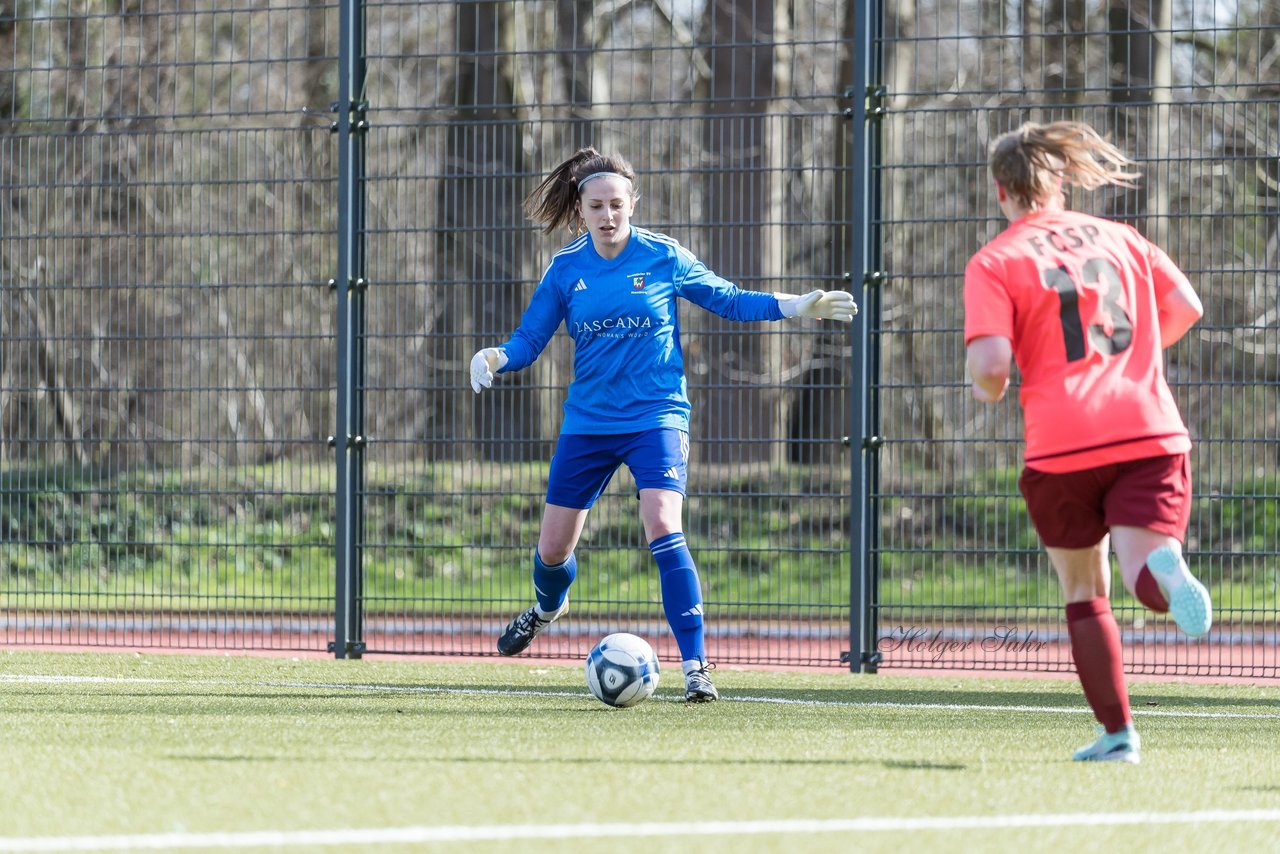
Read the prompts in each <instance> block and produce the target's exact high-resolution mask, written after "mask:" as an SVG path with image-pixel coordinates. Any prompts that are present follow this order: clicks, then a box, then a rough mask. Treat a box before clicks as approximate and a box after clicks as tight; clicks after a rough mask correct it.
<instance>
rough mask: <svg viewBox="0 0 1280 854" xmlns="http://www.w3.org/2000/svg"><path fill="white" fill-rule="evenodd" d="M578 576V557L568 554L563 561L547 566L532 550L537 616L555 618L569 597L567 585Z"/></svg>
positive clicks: (535, 550)
mask: <svg viewBox="0 0 1280 854" xmlns="http://www.w3.org/2000/svg"><path fill="white" fill-rule="evenodd" d="M577 577H578V558H577V557H576V556H575V555H572V554H570V555H569V557H568V559H566V560H565V562H564V563H561V564H557V565H555V566H547V565H546V564H545V563H543V562H542V556H541V555H539V554H538V550H537V549H534V550H533V589H534V592H536V593H537V594H538V611H539V613H538V616H540V617H542V619H544V620H546V619H555V618H556V617H558V616H560V612H561V611H562V610H563V609H564V603H565V600H567V599H568V598H569V585H570V584H573V580H574V579H575V578H577Z"/></svg>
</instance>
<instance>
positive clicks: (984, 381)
mask: <svg viewBox="0 0 1280 854" xmlns="http://www.w3.org/2000/svg"><path fill="white" fill-rule="evenodd" d="M1012 363H1013V344H1012V342H1010V341H1009V339H1008V338H1005V337H1003V336H1001V335H984V336H982V337H980V338H974V339H973V340H972V341H970V342H969V346H968V348H966V350H965V364H966V366H967V367H968V369H969V376H970V377H972V378H973V396H974V398H975V399H977V400H980V401H982V402H983V403H995V402H996V401H997V400H999V399H1000V398H1002V397H1004V393H1005V390H1006V389H1008V388H1009V371H1010V369H1011V367H1012Z"/></svg>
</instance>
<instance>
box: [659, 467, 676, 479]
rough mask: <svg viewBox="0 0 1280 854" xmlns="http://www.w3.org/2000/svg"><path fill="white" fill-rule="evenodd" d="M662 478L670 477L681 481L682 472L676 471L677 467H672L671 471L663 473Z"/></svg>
mask: <svg viewBox="0 0 1280 854" xmlns="http://www.w3.org/2000/svg"><path fill="white" fill-rule="evenodd" d="M662 476H663V477H669V478H671V479H672V480H679V479H680V472H678V471H676V467H675V466H672V467H671V468H669V469H667V470H666V471H664V472H663V473H662Z"/></svg>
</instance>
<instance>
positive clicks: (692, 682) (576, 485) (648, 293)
mask: <svg viewBox="0 0 1280 854" xmlns="http://www.w3.org/2000/svg"><path fill="white" fill-rule="evenodd" d="M635 180H636V175H635V171H634V170H633V169H632V168H631V165H630V164H629V163H627V161H626V160H624V159H623V158H621V157H616V156H612V157H606V156H603V155H601V154H600V153H599V152H598V151H596V150H595V149H594V148H584V149H581V150H579V151H578V152H576V153H575V154H574V155H573V156H572V157H570V158H569V159H568V160H566V161H565V162H564V163H561V164H560V165H559V166H557V167H556V168H555V169H554V170H553V171H552V172H551V174H550V175H548V176H547V178H546V179H544V180H543V182H542V183H541V184H539V185H538V187H537V188H536V189H535V190H534V191H533V193H531V194H530V196H529V197H528V198H527V199H526V200H525V211H526V213H528V215H529V218H530V219H532V220H533V221H534V222H537V223H540V224H541V225H543V226H544V230H545V231H546V232H547V233H551V232H555V231H559V230H561V229H566V228H567V229H569V230H571V231H573V232H575V233H577V234H578V235H579V236H578V237H577V238H576V239H575V240H573V241H571V242H570V243H569V244H568V245H567V246H565V247H564V248H563V249H561V250H560V251H559V252H557V253H556V254H555V256H554V257H553V258H552V259H551V264H550V265H549V266H548V267H547V270H546V272H545V273H544V274H543V276H542V281H541V282H540V283H539V284H538V287H537V289H536V290H535V291H534V293H533V296H532V298H531V299H530V301H529V306H528V308H527V309H526V310H525V312H524V316H523V317H522V318H521V320H520V325H519V327H518V328H517V329H516V330H515V332H513V333H512V335H511V338H510V339H509V340H508V341H507V342H506V343H504V344H501V345H499V346H498V347H487V348H485V349H483V350H480V351H479V352H478V353H476V354H475V356H474V357H472V360H471V386H472V389H473V390H474V391H475V392H476V393H477V394H478V393H479V392H480V391H481V389H484V388H489V387H490V386H491V385H492V384H493V380H494V374H496V373H500V372H510V371H518V370H520V369H521V368H524V367H527V366H528V365H530V364H532V363H533V361H534V360H535V359H536V358H538V355H539V354H540V353H541V352H542V350H543V348H545V347H546V345H547V343H548V342H549V341H550V340H551V336H552V335H554V334H555V332H556V330H557V329H559V328H560V327H561V326H562V325H563V326H564V329H565V331H566V332H567V333H568V335H569V337H571V338H572V339H573V351H574V355H573V381H572V382H571V383H570V384H569V393H568V397H567V398H566V400H565V404H564V421H563V423H562V425H561V428H560V438H559V441H558V442H557V443H556V451H555V455H554V457H553V458H552V460H551V470H550V472H549V474H548V477H547V498H546V507H545V509H544V511H543V517H542V527H541V530H540V532H539V536H538V545H537V548H536V549H535V550H534V554H533V587H534V592H535V594H536V598H537V603H536V604H535V605H533V606H532V607H530V608H529V609H528V610H526V611H524V612H523V613H521V614H520V615H518V616H517V617H516V618H515V619H514V620H512V621H511V623H510V625H508V626H507V629H506V631H505V632H504V633H503V635H502V637H501V638H499V639H498V651H499V652H500V653H502V654H503V655H516V654H518V653H520V652H523V651H524V650H525V649H526V648H527V647H528V646H529V644H530V643H531V642H532V641H533V639H534V637H535V636H536V635H537V634H538V633H539V632H541V631H542V630H543V629H544V628H545V627H546V626H547V625H549V624H550V623H551V621H552V620H555V619H556V618H557V617H559V616H560V615H561V614H562V613H563V612H564V610H565V608H566V607H567V604H568V593H569V585H571V584H572V583H573V580H574V578H575V577H576V576H577V558H576V557H575V555H574V549H575V548H576V546H577V543H578V539H579V537H580V536H581V534H582V528H583V525H584V524H585V522H586V518H587V513H588V511H589V510H590V508H591V506H592V505H593V504H594V503H595V501H596V499H597V498H599V497H600V494H601V493H602V492H603V491H604V489H605V487H606V486H607V485H608V483H609V480H610V479H611V478H612V477H613V473H614V472H615V471H616V470H617V468H618V466H619V465H622V464H625V465H626V466H627V467H628V468H629V469H630V470H631V474H632V476H633V477H634V478H635V482H636V487H637V488H638V490H639V499H640V519H641V522H642V524H643V526H644V531H645V537H646V539H647V541H648V543H649V550H650V552H651V553H652V555H653V558H654V561H655V562H656V563H657V564H658V570H659V577H660V584H661V589H662V605H663V610H664V612H665V613H666V616H667V622H668V623H669V624H670V626H671V630H672V633H673V634H674V635H675V638H676V644H677V646H678V647H679V648H680V657H681V669H682V670H683V671H684V678H685V699H686V700H688V701H689V702H707V701H710V700H716V699H718V698H719V693H718V692H717V691H716V688H715V685H714V684H713V683H712V682H711V678H710V676H709V675H708V673H707V671H708V669H709V665H708V663H707V658H706V644H705V641H704V633H703V612H702V590H701V585H700V581H699V579H698V570H697V567H696V566H695V564H694V562H693V557H692V556H691V554H690V552H689V547H688V545H687V544H686V542H685V537H684V532H683V521H682V516H683V507H684V493H685V484H686V482H687V464H688V459H689V398H688V395H687V393H686V387H685V375H684V359H683V355H682V353H681V349H680V324H679V317H678V315H677V312H676V307H677V298H681V299H684V300H686V301H688V302H691V303H694V304H695V305H698V306H701V307H702V308H705V309H707V310H708V311H712V312H714V313H716V314H718V315H720V316H721V317H726V318H729V319H730V320H740V321H755V320H781V319H783V318H786V317H806V318H815V319H824V320H838V321H843V322H845V323H848V322H850V321H852V320H853V316H854V314H856V313H857V310H858V308H857V306H856V305H855V304H854V301H853V297H852V296H851V295H849V294H848V293H845V292H844V291H822V290H814V291H810V292H809V293H807V294H805V295H803V296H795V295H792V294H779V293H774V294H768V293H761V292H758V291H746V290H742V289H741V288H739V287H737V286H736V285H734V284H733V283H731V282H728V281H726V280H724V279H722V278H720V277H719V276H717V275H716V274H715V273H713V272H711V271H710V270H708V269H707V268H706V267H705V266H704V265H703V264H702V263H701V262H700V261H698V259H697V258H695V257H694V256H693V255H692V254H691V253H690V252H689V251H688V250H687V249H685V248H684V247H682V246H681V245H680V244H678V243H676V241H674V240H672V239H671V238H669V237H666V236H665V235H661V234H655V233H654V232H651V231H647V230H645V229H642V228H638V227H636V226H634V225H632V224H631V215H632V213H633V212H634V211H635V206H636V200H637V199H638V198H639V194H638V193H637V192H636V187H635Z"/></svg>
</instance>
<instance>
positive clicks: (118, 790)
mask: <svg viewBox="0 0 1280 854" xmlns="http://www.w3.org/2000/svg"><path fill="white" fill-rule="evenodd" d="M673 670H674V668H672V669H669V670H668V671H667V672H665V673H664V674H663V682H662V684H661V685H660V686H659V689H658V694H657V695H656V696H655V698H654V699H652V700H650V701H648V702H646V703H643V704H641V705H640V706H637V707H635V708H633V709H627V710H618V709H611V708H608V707H606V706H604V705H602V704H600V703H599V702H597V701H596V700H594V699H592V698H591V697H590V696H589V695H588V694H587V693H586V689H585V685H584V683H583V680H582V674H581V671H580V669H579V668H577V667H566V666H559V665H549V664H546V663H541V662H503V663H495V662H492V661H479V662H476V663H474V664H452V663H434V662H420V661H405V660H389V661H388V660H379V661H373V660H365V661H334V660H325V659H302V660H298V659H290V658H287V657H281V658H269V657H247V656H176V655H137V654H131V653H104V654H74V655H73V654H65V653H52V652H34V651H25V650H24V651H8V652H0V744H3V748H4V754H3V755H4V759H5V766H6V770H5V773H4V774H3V775H0V851H7V850H14V845H15V844H16V842H15V840H17V839H19V838H30V837H87V836H91V837H100V836H104V835H117V834H170V833H172V834H179V835H178V836H176V837H173V839H177V840H181V839H183V838H184V837H183V836H182V835H183V834H194V833H226V834H240V833H247V832H254V831H285V832H292V831H304V830H342V829H357V830H378V829H387V828H420V827H441V826H448V827H455V828H472V829H479V830H478V831H477V832H478V833H479V834H480V835H481V836H483V835H484V833H485V832H488V831H492V830H493V829H495V828H497V829H499V830H501V832H504V833H506V832H508V831H510V829H511V826H514V825H539V826H545V825H553V824H554V825H570V826H573V827H581V826H595V825H600V824H617V823H626V824H637V825H641V826H642V827H643V828H647V829H646V830H643V831H642V832H643V833H644V834H651V835H642V836H635V835H634V834H633V835H627V834H623V835H616V834H612V832H607V833H605V834H604V835H594V836H591V835H588V836H581V837H573V836H572V834H566V836H565V837H564V838H552V839H539V838H528V834H525V836H523V837H522V836H521V835H520V834H521V833H522V832H523V831H521V832H512V833H513V835H514V836H515V837H516V838H513V839H507V840H485V839H462V838H458V839H455V840H454V841H438V842H416V843H407V842H406V843H386V844H378V843H376V842H372V841H368V840H366V841H364V842H349V843H344V844H342V845H335V846H333V847H332V848H327V849H325V850H377V851H422V850H431V851H436V850H439V851H466V852H473V851H474V852H488V851H493V852H499V851H520V852H544V851H546V852H550V851H557V852H562V851H570V852H576V851H583V852H586V851H613V850H644V851H657V852H664V851H672V852H674V851H687V850H698V851H725V852H728V851H736V852H742V851H777V852H791V851H850V850H868V851H886V852H888V851H893V852H904V851H929V850H933V851H938V852H942V851H945V850H965V851H1019V852H1027V851H1041V850H1064V851H1065V850H1088V849H1093V850H1129V851H1160V852H1162V854H1168V852H1177V851H1202V850H1221V851H1231V850H1250V851H1274V850H1277V845H1278V844H1280V843H1278V842H1277V840H1280V768H1278V765H1280V763H1277V758H1278V756H1280V748H1278V745H1280V685H1276V684H1274V683H1272V684H1269V685H1265V686H1250V685H1230V686H1219V685H1205V684H1185V683H1168V682H1139V683H1135V684H1133V685H1132V686H1131V694H1132V699H1133V706H1134V708H1135V710H1136V712H1137V715H1136V722H1137V726H1138V728H1139V731H1140V732H1141V734H1142V736H1143V738H1144V742H1145V743H1144V751H1143V763H1142V764H1141V765H1138V766H1128V765H1114V764H1082V763H1073V762H1071V761H1069V757H1070V754H1071V751H1072V749H1074V748H1075V747H1078V746H1080V745H1081V744H1083V743H1085V742H1086V741H1088V740H1089V739H1090V738H1091V737H1092V723H1093V721H1092V717H1091V716H1090V715H1089V714H1088V713H1087V711H1086V710H1085V706H1084V703H1083V699H1082V697H1081V695H1080V691H1079V688H1078V686H1077V684H1076V683H1075V682H1074V681H1065V680H1036V681H1028V680H1010V679H998V680H984V679H979V678H968V677H945V678H920V677H899V676H890V675H876V676H854V675H850V674H848V673H843V672H805V673H793V672H786V673H781V672H764V671H735V670H731V669H727V668H722V669H720V670H718V671H716V673H715V677H716V682H717V685H718V686H719V687H720V689H721V692H722V694H723V695H724V698H725V699H724V700H723V701H722V702H720V703H715V704H706V705H698V706H691V705H687V704H685V703H683V702H680V701H679V700H678V697H679V693H678V688H679V681H680V680H679V679H678V677H677V674H676V673H675V672H673ZM1205 810H1233V811H1235V810H1269V811H1271V812H1270V815H1271V818H1266V819H1264V820H1253V821H1244V822H1240V821H1235V822H1199V823H1185V822H1181V821H1177V820H1173V819H1171V818H1170V816H1176V815H1178V814H1185V813H1186V812H1188V811H1205ZM1148 812H1149V813H1154V814H1157V815H1155V816H1150V817H1146V818H1143V817H1141V816H1139V817H1138V818H1136V819H1135V818H1125V819H1123V820H1124V821H1132V822H1133V823H1122V824H1111V825H1107V826H1102V827H1093V826H1091V824H1092V823H1093V822H1091V820H1090V819H1089V818H1088V816H1090V815H1103V814H1105V815H1108V816H1116V815H1120V816H1133V815H1134V814H1138V813H1148ZM1076 813H1078V814H1083V815H1084V816H1085V817H1084V818H1081V819H1079V821H1072V822H1070V823H1063V822H1058V823H1056V824H1052V826H1047V827H994V828H993V827H986V828H974V829H964V828H957V827H954V826H948V827H946V828H944V829H937V830H930V829H927V828H923V829H922V828H920V827H897V828H894V827H890V828H887V829H866V828H862V829H858V830H856V831H843V830H829V829H823V828H821V827H814V828H805V827H801V826H797V825H795V824H782V825H779V827H782V828H784V830H782V831H778V832H765V831H767V830H768V828H767V827H763V828H762V827H761V826H760V825H752V824H747V823H749V822H769V821H776V822H783V823H787V822H796V821H798V820H816V821H825V820H829V819H853V818H864V817H876V816H882V817H889V818H902V817H912V818H922V817H942V818H954V817H997V818H1000V817H1009V816H1024V815H1035V816H1041V815H1060V814H1076ZM1001 820H1002V821H1003V820H1004V819H1001ZM1112 820H1114V819H1112ZM706 822H724V823H726V824H725V825H724V826H723V827H722V828H721V829H720V830H715V829H714V828H712V829H710V830H709V829H708V827H707V825H705V823H706ZM659 823H677V824H678V825H679V826H680V827H685V826H688V827H697V828H699V830H698V831H697V834H698V835H696V836H686V835H683V834H681V833H680V832H679V827H677V828H674V829H670V831H668V830H667V829H663V828H661V827H657V826H656V825H658V824H659ZM1006 823H1011V822H1006ZM735 828H736V829H735ZM504 829H505V830H504ZM712 831H714V832H712ZM459 832H460V833H461V832H462V831H459ZM82 842H83V840H82ZM106 844H107V843H106V842H103V841H102V840H97V841H96V842H94V843H93V845H96V846H98V847H87V848H83V849H82V850H121V849H119V848H109V847H102V846H103V845H106ZM134 850H137V847H136V846H135V847H134ZM186 850H200V849H186ZM220 850H253V851H257V850H263V851H267V850H273V851H281V850H299V851H301V850H317V845H316V844H315V841H314V840H312V841H311V843H308V844H302V843H300V842H299V843H296V844H295V843H288V844H285V845H281V846H276V847H272V846H256V847H255V846H254V845H252V844H249V842H246V840H245V839H243V838H240V837H232V838H231V842H230V843H229V844H227V845H223V846H221V848H220Z"/></svg>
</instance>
